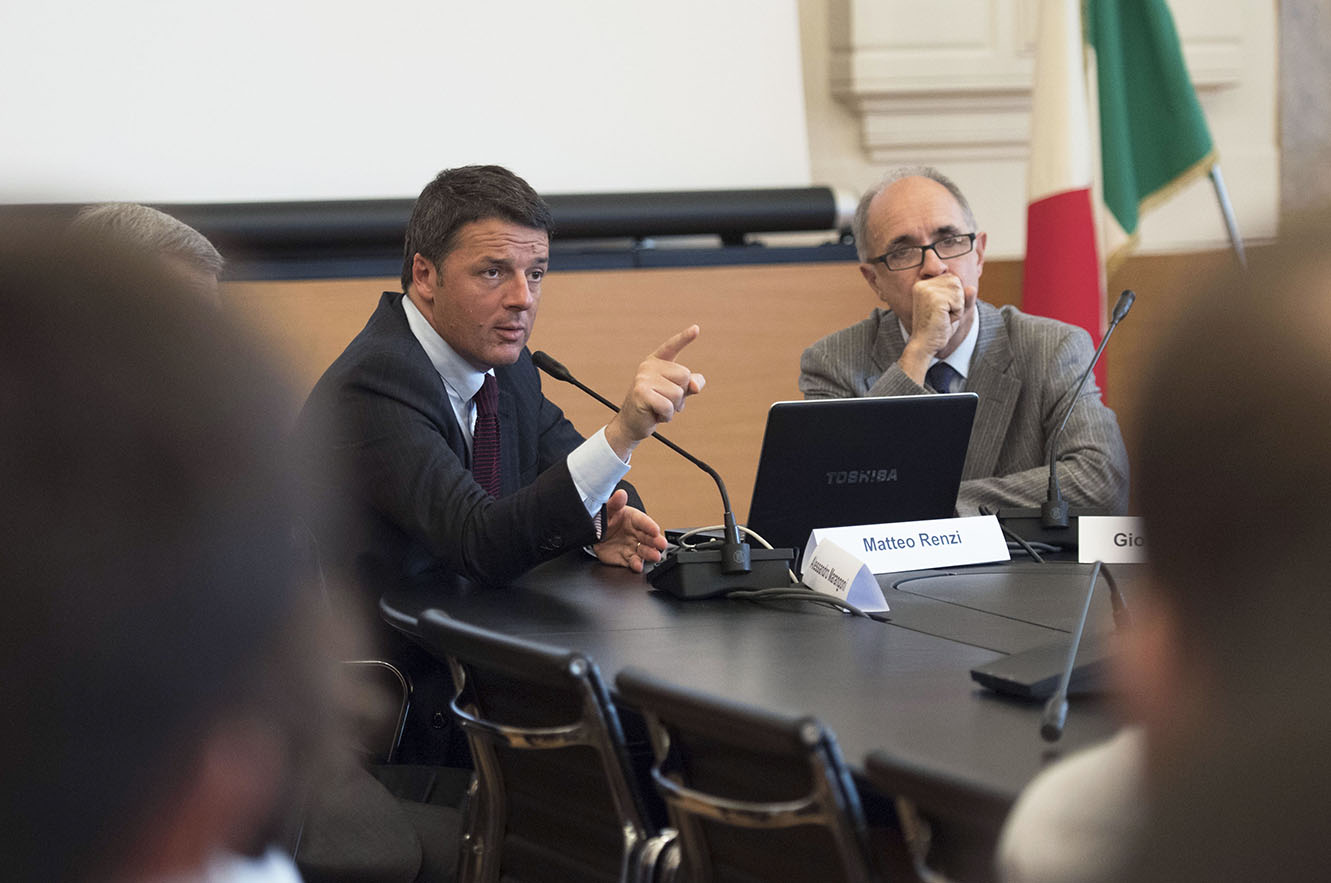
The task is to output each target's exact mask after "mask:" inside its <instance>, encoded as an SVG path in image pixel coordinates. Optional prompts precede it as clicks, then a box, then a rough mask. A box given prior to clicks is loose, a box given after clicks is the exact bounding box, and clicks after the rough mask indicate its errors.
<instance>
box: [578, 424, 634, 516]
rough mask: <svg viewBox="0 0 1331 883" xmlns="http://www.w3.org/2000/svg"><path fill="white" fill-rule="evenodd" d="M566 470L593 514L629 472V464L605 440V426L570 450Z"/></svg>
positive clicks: (584, 503)
mask: <svg viewBox="0 0 1331 883" xmlns="http://www.w3.org/2000/svg"><path fill="white" fill-rule="evenodd" d="M566 462H567V463H568V472H569V475H570V476H572V478H573V486H574V487H576V488H577V489H578V495H579V496H580V497H582V504H583V505H584V506H586V507H587V514H588V515H595V514H596V513H597V512H598V511H600V508H601V507H602V506H604V505H605V501H606V500H608V499H610V495H611V494H613V493H614V492H615V485H617V484H619V480H620V479H621V478H623V477H624V476H625V475H628V471H629V464H627V463H625V462H624V461H623V460H621V459H619V455H618V454H616V453H615V449H614V448H612V447H610V442H608V441H606V440H605V427H604V426H602V427H601V428H600V429H599V430H597V432H596V434H595V435H593V436H592V437H591V438H589V439H587V440H586V441H585V442H583V443H582V444H580V445H578V446H577V447H576V448H574V449H573V450H572V451H570V452H569V455H568V459H567V461H566Z"/></svg>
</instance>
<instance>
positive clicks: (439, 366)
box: [402, 297, 629, 516]
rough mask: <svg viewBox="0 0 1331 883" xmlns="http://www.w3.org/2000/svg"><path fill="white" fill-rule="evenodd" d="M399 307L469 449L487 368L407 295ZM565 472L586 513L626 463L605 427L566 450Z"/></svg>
mask: <svg viewBox="0 0 1331 883" xmlns="http://www.w3.org/2000/svg"><path fill="white" fill-rule="evenodd" d="M402 311H403V313H405V314H406V317H407V324H408V325H409V326H411V333H412V334H413V335H414V336H415V338H416V340H417V341H419V342H420V345H421V349H423V350H425V355H426V356H427V357H428V358H429V359H430V364H432V365H434V370H436V371H438V372H439V377H440V379H442V380H443V381H444V388H445V389H446V390H448V402H449V404H450V405H452V406H453V416H454V417H456V418H457V421H458V426H460V427H462V435H463V437H464V438H465V439H466V440H467V450H468V451H470V450H471V435H472V432H473V431H474V430H475V428H476V403H475V402H474V401H473V399H474V397H475V396H476V393H477V392H479V391H480V389H481V384H483V383H484V382H485V375H486V374H494V371H493V370H490V371H477V370H476V369H475V368H473V367H472V366H471V364H470V363H469V362H467V360H466V359H464V358H462V357H461V356H459V355H458V354H457V352H455V351H454V349H453V348H452V347H451V346H449V345H448V342H447V341H446V340H444V339H443V338H442V337H440V336H439V332H437V331H435V330H434V326H433V325H431V324H430V323H429V321H428V320H427V319H426V318H425V316H424V315H423V314H422V313H421V311H420V308H419V307H417V306H416V304H415V302H413V301H412V299H411V298H409V297H403V298H402ZM566 462H567V463H568V471H569V475H571V476H572V477H573V486H574V487H576V488H577V489H578V495H579V496H580V497H581V498H582V504H583V505H584V506H586V507H587V514H588V515H593V516H594V515H596V514H597V512H599V511H600V509H601V507H602V506H604V505H605V501H606V500H608V499H610V495H611V494H613V493H614V492H615V485H616V484H618V483H619V480H620V479H621V478H623V477H624V476H625V475H627V474H628V471H629V464H628V463H625V462H624V461H623V460H621V459H619V455H618V454H616V453H615V450H614V448H612V447H610V443H609V442H607V441H606V440H605V427H604V426H603V427H601V428H600V429H598V430H597V431H596V434H595V435H593V436H592V437H591V438H589V439H587V440H586V441H585V442H583V443H582V444H580V445H578V446H577V447H576V448H574V449H573V450H572V451H570V452H569V455H568V458H567V461H566Z"/></svg>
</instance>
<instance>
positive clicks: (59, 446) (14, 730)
mask: <svg viewBox="0 0 1331 883" xmlns="http://www.w3.org/2000/svg"><path fill="white" fill-rule="evenodd" d="M4 232H6V231H4V230H3V225H0V233H4ZM7 232H8V233H9V235H4V236H0V243H3V245H0V489H3V491H2V494H3V501H4V503H3V508H0V548H2V549H3V550H4V551H3V553H2V554H0V585H3V586H4V592H5V610H4V615H3V616H2V617H0V660H3V662H2V664H0V671H3V672H4V678H3V679H0V708H2V709H3V710H4V714H3V718H2V722H0V734H2V735H3V739H2V741H0V765H2V766H3V776H2V777H0V781H3V787H4V795H3V802H4V803H3V805H4V811H3V818H0V832H3V833H2V834H0V838H3V839H4V841H5V843H4V846H3V849H0V854H3V855H4V857H5V859H4V861H5V867H4V871H3V876H6V877H8V878H11V879H23V880H86V879H93V878H95V879H107V878H110V879H137V878H147V877H167V876H172V875H176V876H185V877H188V876H190V875H191V874H194V873H196V872H197V871H198V869H199V867H200V865H201V863H202V862H205V861H207V860H208V859H209V858H210V857H211V856H214V855H216V854H217V853H220V852H246V851H251V850H253V849H255V848H257V847H259V846H260V845H261V844H262V843H263V842H264V840H265V839H266V838H269V837H271V835H272V834H273V830H272V827H271V825H272V823H273V820H274V819H275V814H277V813H279V812H281V811H282V810H284V809H285V808H286V807H285V806H284V805H283V802H284V800H285V799H286V798H287V796H288V795H289V793H290V791H291V790H292V785H293V784H294V778H295V770H296V768H297V766H296V764H295V763H294V761H295V760H296V759H298V758H304V757H307V756H308V755H309V753H310V749H311V747H312V745H313V740H312V738H311V737H312V734H313V733H314V732H315V731H316V730H317V728H318V726H319V719H320V714H321V713H322V709H323V708H324V706H325V702H324V698H325V692H324V686H323V682H322V677H323V676H324V674H325V673H326V671H327V664H326V663H325V662H324V661H323V660H324V657H323V655H322V654H321V653H320V649H321V646H320V645H321V642H320V641H319V640H317V636H318V635H319V633H320V631H321V625H320V623H319V621H318V620H317V619H316V618H315V616H314V612H315V610H317V608H313V609H312V608H311V607H309V606H307V599H306V597H305V588H304V585H305V584H304V583H303V581H302V580H301V578H300V577H301V574H300V573H299V557H300V556H298V555H296V554H295V553H294V550H293V545H292V541H291V538H292V529H291V516H292V511H293V509H294V507H295V504H296V500H295V495H294V488H295V487H296V478H295V474H294V471H293V468H292V464H291V463H290V461H289V459H288V457H287V453H286V450H285V446H284V443H283V434H284V431H285V428H286V426H287V425H288V422H289V417H290V413H291V407H290V401H289V400H288V398H287V396H286V395H285V391H284V389H283V387H282V384H281V383H278V382H276V379H275V377H274V376H273V375H272V374H271V373H270V372H269V371H268V370H267V369H266V367H265V366H266V364H267V362H266V359H265V358H264V357H263V356H262V354H261V353H259V352H257V351H256V349H255V348H254V347H253V346H252V345H251V344H250V343H249V342H248V340H247V339H246V338H245V337H244V336H243V335H242V334H241V333H240V332H238V331H237V330H236V329H235V328H233V327H231V326H230V325H229V324H228V323H227V322H225V321H221V320H219V316H218V314H217V312H216V310H214V309H212V308H210V307H208V306H207V305H205V304H204V303H202V302H201V301H200V300H199V299H198V298H194V297H190V296H189V294H188V293H187V292H185V291H183V290H182V286H183V283H181V282H180V280H179V279H178V278H177V277H175V276H174V275H172V273H171V272H170V271H169V270H167V269H166V268H164V267H163V266H162V265H161V263H160V262H157V261H152V260H147V259H144V258H142V257H139V256H136V255H135V254H134V253H129V252H126V251H125V250H124V248H123V247H115V248H112V247H107V246H106V245H105V244H104V243H101V242H94V241H92V240H91V239H88V238H86V237H80V238H78V239H77V241H56V239H55V238H54V237H48V238H47V239H46V240H45V242H42V241H40V238H39V237H37V236H35V235H31V234H28V235H24V234H15V233H14V232H13V231H12V230H11V231H7ZM116 241H118V240H116ZM53 268H58V272H53Z"/></svg>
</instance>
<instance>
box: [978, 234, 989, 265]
mask: <svg viewBox="0 0 1331 883" xmlns="http://www.w3.org/2000/svg"><path fill="white" fill-rule="evenodd" d="M988 244H989V234H988V233H977V234H976V236H975V275H976V276H979V275H980V274H981V273H983V272H984V247H985V246H986V245H988Z"/></svg>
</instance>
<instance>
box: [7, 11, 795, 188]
mask: <svg viewBox="0 0 1331 883" xmlns="http://www.w3.org/2000/svg"><path fill="white" fill-rule="evenodd" d="M0 120H3V136H0V198H3V200H4V201H11V202H80V203H81V202H91V201H100V200H112V199H114V200H132V201H138V202H158V203H211V202H270V201H294V200H341V199H363V198H380V197H413V196H415V195H416V194H417V193H418V192H419V191H420V188H421V187H422V186H423V184H424V183H425V182H426V181H428V180H429V179H430V178H431V177H432V176H433V175H434V173H435V172H437V171H438V170H439V169H442V168H447V167H450V166H455V165H462V164H467V163H478V162H492V163H500V164H503V165H507V166H509V167H510V168H512V169H513V170H514V171H516V172H518V173H519V174H520V175H522V176H524V177H525V178H527V179H528V180H529V181H531V182H532V184H533V185H535V186H536V187H537V189H539V190H541V191H542V192H546V193H579V192H584V193H591V192H614V191H626V190H697V189H709V188H748V187H790V186H803V185H806V184H808V183H809V157H808V138H807V134H806V130H805V117H804V98H803V87H802V80H801V72H800V51H799V28H798V18H797V13H796V7H795V0H670V2H668V3H638V2H634V0H492V2H486V0H474V2H453V0H434V2H428V0H372V2H366V3H351V2H331V3H329V2H311V0H216V2H196V0H119V2H114V3H106V2H98V0H73V2H60V0H49V2H41V0H5V2H3V3H0Z"/></svg>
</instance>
